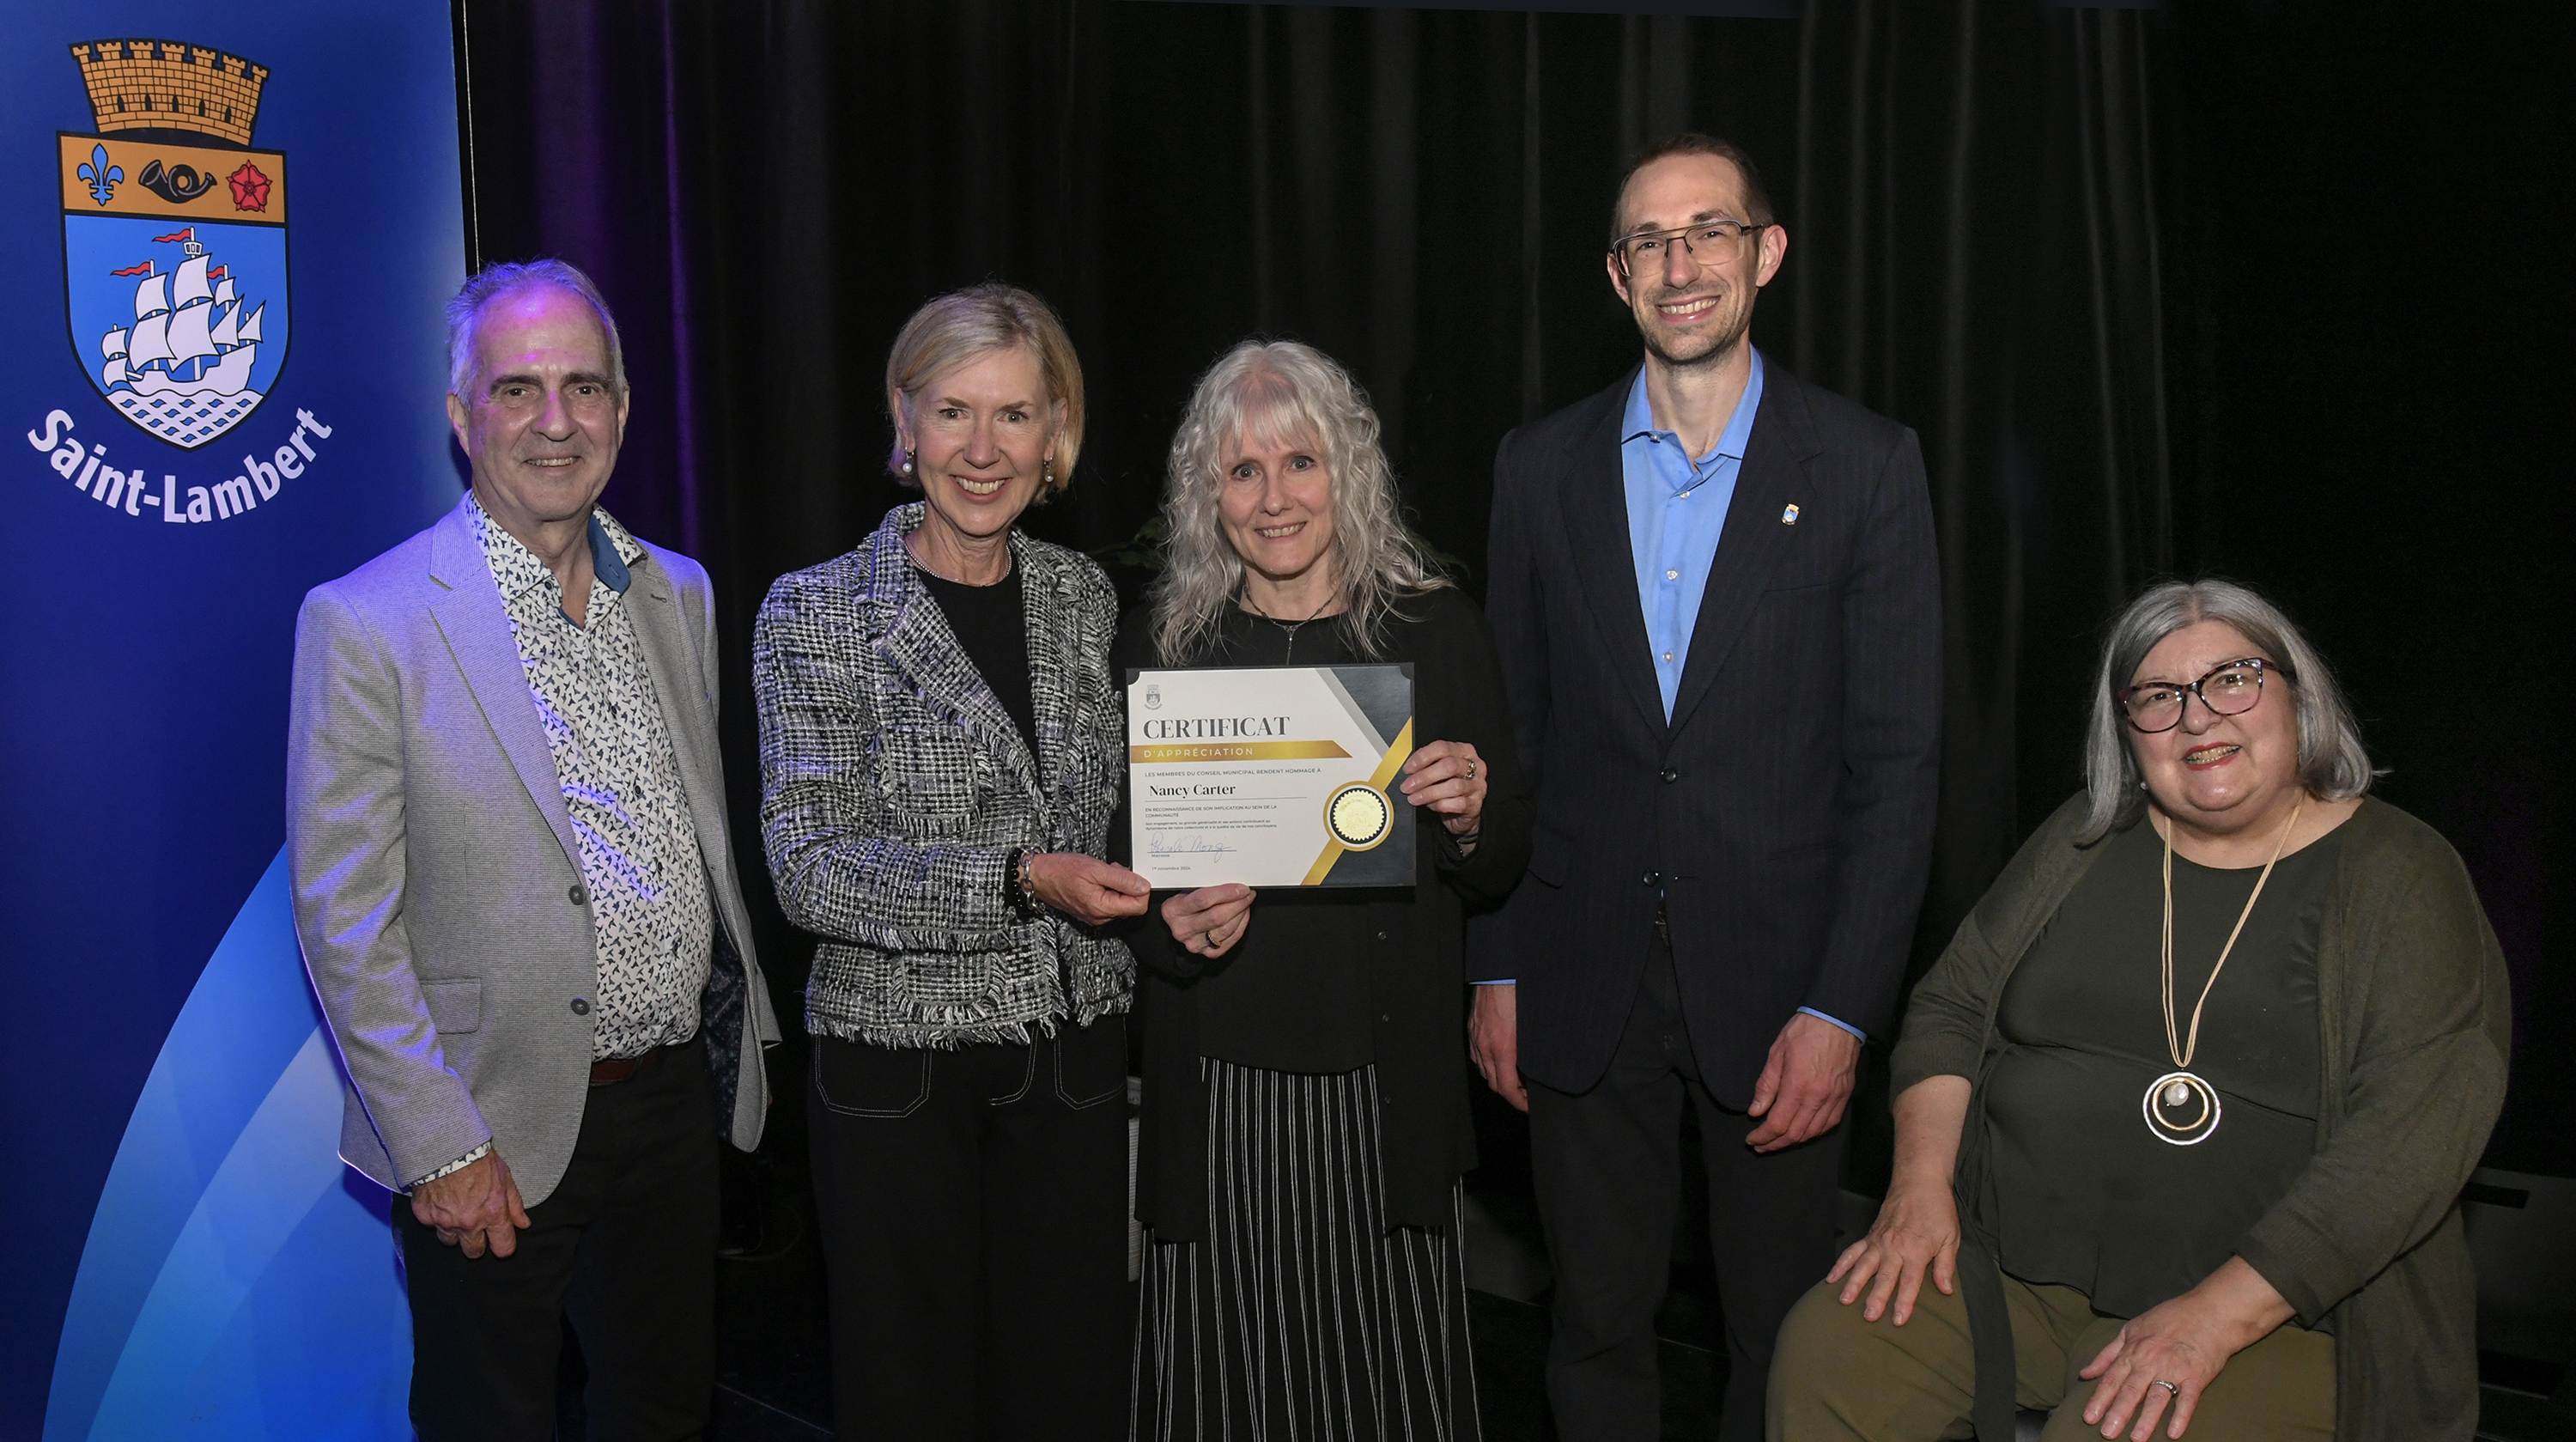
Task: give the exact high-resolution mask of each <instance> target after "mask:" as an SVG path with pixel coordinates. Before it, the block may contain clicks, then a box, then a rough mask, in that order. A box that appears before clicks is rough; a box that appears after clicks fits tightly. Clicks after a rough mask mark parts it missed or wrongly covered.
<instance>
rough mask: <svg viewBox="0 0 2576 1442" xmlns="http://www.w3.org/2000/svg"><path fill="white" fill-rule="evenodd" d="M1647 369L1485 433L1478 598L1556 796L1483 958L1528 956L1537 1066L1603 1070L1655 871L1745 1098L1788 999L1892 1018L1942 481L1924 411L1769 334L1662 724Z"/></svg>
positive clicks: (1918, 791) (1934, 621)
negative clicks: (1623, 449)
mask: <svg viewBox="0 0 2576 1442" xmlns="http://www.w3.org/2000/svg"><path fill="white" fill-rule="evenodd" d="M1635 377H1636V372H1635V371H1633V370H1632V371H1630V372H1629V373H1628V376H1627V377H1626V378H1625V379H1622V380H1621V381H1620V382H1619V384H1617V385H1615V386H1612V387H1611V388H1610V389H1608V390H1606V391H1603V392H1601V393H1600V394H1599V395H1596V396H1593V397H1591V398H1590V399H1588V400H1584V401H1579V402H1577V403H1576V404H1574V405H1571V406H1568V407H1567V408H1565V409H1564V410H1561V411H1558V412H1557V413H1556V414H1554V415H1551V416H1548V417H1546V418H1545V419H1543V420H1539V421H1536V422H1533V423H1531V424H1529V425H1526V426H1523V427H1521V428H1520V429H1519V430H1516V431H1514V432H1512V433H1511V434H1510V435H1507V436H1505V437H1504V438H1503V443H1502V445H1501V447H1500V449H1499V450H1497V452H1496V453H1495V456H1494V518H1493V537H1492V550H1491V558H1490V565H1491V567H1492V585H1491V591H1490V594H1489V596H1488V597H1487V600H1486V613H1487V616H1488V618H1489V619H1490V620H1491V622H1492V625H1493V629H1494V640H1495V649H1496V651H1497V652H1498V653H1499V656H1500V659H1501V664H1502V669H1503V682H1504V689H1505V690H1506V692H1507V693H1508V694H1509V696H1510V700H1511V705H1512V711H1513V724H1514V730H1515V733H1516V735H1517V737H1518V739H1519V742H1520V754H1521V759H1522V764H1523V765H1524V766H1525V767H1526V768H1527V769H1528V770H1529V772H1530V773H1531V775H1532V777H1533V779H1534V781H1535V783H1536V786H1537V795H1538V816H1537V822H1536V827H1535V831H1534V834H1533V836H1532V840H1531V855H1530V864H1529V875H1528V877H1527V878H1526V879H1525V880H1524V881H1523V882H1522V884H1521V885H1520V887H1519V888H1518V889H1517V890H1515V891H1514V892H1513V894H1512V896H1511V899H1510V900H1509V901H1508V902H1507V903H1505V905H1504V906H1503V907H1502V909H1501V910H1499V911H1498V912H1495V913H1493V914H1491V915H1488V916H1484V917H1480V918H1478V919H1477V920H1476V921H1475V922H1474V923H1473V929H1472V930H1471V933H1470V936H1471V951H1470V958H1469V965H1470V969H1471V974H1472V975H1474V976H1476V977H1479V978H1497V979H1501V978H1508V979H1515V980H1517V981H1518V982H1519V983H1520V996H1519V1014H1520V1065H1521V1070H1522V1072H1523V1073H1525V1074H1526V1075H1528V1076H1530V1077H1532V1078H1534V1079H1536V1080H1538V1081H1541V1082H1544V1083H1546V1084H1547V1085H1549V1086H1551V1087H1555V1088H1558V1089H1559V1090H1565V1091H1581V1090H1584V1089H1586V1088H1588V1087H1590V1086H1591V1085H1592V1084H1593V1083H1594V1082H1595V1081H1597V1080H1599V1078H1600V1077H1601V1075H1602V1074H1603V1072H1604V1070H1605V1069H1606V1068H1607V1067H1608V1065H1609V1062H1610V1057H1611V1053H1612V1051H1613V1050H1614V1049H1615V1048H1616V1046H1617V1044H1618V1040H1619V1034H1620V1031H1621V1028H1622V1027H1623V1025H1624V1024H1625V1022H1626V1020H1627V1017H1628V1012H1629V1008H1630V1006H1631V1004H1632V1003H1633V1001H1634V1000H1635V997H1636V991H1637V984H1638V977H1639V975H1640V973H1641V971H1642V970H1643V968H1644V965H1645V961H1646V955H1647V947H1648V945H1649V942H1650V940H1651V936H1652V932H1653V927H1654V916H1655V904H1656V900H1657V898H1658V896H1659V895H1660V896H1661V897H1662V898H1663V899H1664V903H1665V906H1666V907H1667V909H1668V912H1669V916H1670V919H1671V927H1672V939H1673V957H1674V965H1675V969H1676V971H1677V973H1678V979H1679V983H1680V988H1681V998H1682V1006H1683V1010H1684V1013H1685V1015H1686V1016H1687V1018H1688V1021H1689V1025H1690V1032H1691V1039H1692V1046H1693V1050H1694V1051H1695V1052H1696V1054H1697V1056H1698V1059H1699V1062H1700V1067H1701V1070H1702V1074H1703V1076H1704V1078H1705V1080H1706V1082H1707V1084H1708V1086H1709V1089H1710V1090H1711V1091H1713V1092H1714V1093H1715V1094H1716V1095H1717V1098H1718V1100H1720V1101H1721V1102H1723V1103H1725V1104H1726V1105H1728V1106H1730V1107H1738V1108H1740V1107H1744V1106H1746V1105H1748V1104H1749V1103H1750V1102H1751V1101H1752V1096H1753V1083H1754V1080H1755V1078H1756V1077H1758V1076H1759V1075H1760V1073H1761V1070H1762V1065H1763V1061H1764V1059H1765V1057H1766V1056H1767V1055H1768V1054H1769V1051H1770V1046H1771V1043H1772V1041H1773V1040H1774V1039H1775V1038H1776V1037H1777V1036H1778V1035H1779V1032H1780V1028H1781V1027H1782V1026H1783V1025H1785V1024H1786V1023H1787V1022H1788V1020H1789V1018H1790V1016H1791V1015H1792V1014H1793V1013H1794V1012H1795V1011H1796V1010H1797V1009H1798V1008H1799V1007H1801V1006H1811V1007H1814V1008H1815V1009H1817V1010H1818V1011H1822V1012H1825V1013H1827V1014H1828V1015H1831V1016H1834V1017H1837V1018H1839V1019H1841V1020H1843V1021H1846V1022H1849V1023H1851V1024H1852V1025H1853V1026H1857V1027H1860V1028H1863V1029H1865V1030H1867V1031H1868V1032H1870V1033H1871V1034H1872V1035H1874V1036H1883V1035H1885V1034H1886V1032H1887V1029H1888V1026H1889V1024H1890V1020H1891V1013H1892V1009H1893V1006H1894V1003H1895V993H1896V988H1897V983H1898V980H1899V978H1900V976H1901V974H1902V972H1903V969H1904V965H1905V957H1906V952H1907V949H1908V946H1909V943H1910V941H1911V939H1912V935H1913V928H1914V917H1915V911H1916V908H1917V907H1918V906H1919V905H1920V904H1921V901H1922V897H1923V886H1924V878H1925V875H1926V873H1927V872H1928V870H1929V869H1930V865H1931V855H1932V825H1933V808H1934V803H1935V800H1936V797H1937V788H1938V783H1939V770H1938V767H1939V754H1938V753H1939V746H1940V723H1941V584H1940V563H1939V558H1938V556H1937V555H1936V553H1935V551H1934V549H1933V538H1932V507H1931V497H1930V493H1929V488H1928V487H1927V486H1926V484H1925V482H1924V477H1923V458H1922V453H1921V451H1920V449H1919V448H1918V447H1917V445H1916V443H1915V439H1914V433H1913V432H1912V431H1911V430H1908V429H1907V428H1905V427H1903V426H1900V425H1898V424H1896V423H1895V422H1894V421H1891V420H1888V419H1886V418H1885V417H1883V416H1879V415H1874V414H1872V413H1871V412H1869V411H1866V410H1863V409H1861V408H1860V407H1859V406H1856V405H1854V404H1852V403H1851V402H1850V401H1847V400H1844V399H1843V398H1842V397H1840V396H1836V395H1833V394H1831V393H1830V392H1827V391H1822V390H1818V389H1816V388H1815V387H1813V386H1809V385H1807V384H1805V383H1804V382H1801V381H1800V380H1798V379H1797V378H1796V377H1795V376H1792V375H1790V374H1789V373H1788V372H1787V371H1786V370H1785V369H1783V368H1781V367H1780V366H1778V365H1773V364H1769V363H1768V362H1767V361H1766V363H1765V379H1764V385H1763V392H1762V406H1761V409H1760V410H1758V411H1757V412H1755V414H1754V421H1753V435H1752V438H1751V440H1750V442H1749V443H1748V445H1747V447H1746V454H1745V457H1744V464H1743V468H1742V470H1741V472H1740V474H1739V475H1738V477H1737V480H1736V486H1735V497H1734V500H1733V502H1732V504H1731V505H1729V507H1728V508H1727V513H1726V528H1725V534H1724V536H1723V538H1722V539H1721V540H1720V542H1719V544H1718V553H1717V564H1716V567H1715V569H1714V570H1713V571H1712V572H1711V574H1710V576H1709V582H1708V592H1707V595H1706V597H1705V598H1704V599H1703V601H1702V602H1701V605H1700V611H1699V619H1698V621H1697V623H1696V625H1695V627H1694V628H1693V631H1692V634H1691V643H1690V656H1689V658H1688V660H1687V661H1686V662H1685V664H1684V666H1683V670H1682V680H1681V688H1680V692H1679V694H1678V697H1677V699H1676V700H1675V703H1674V707H1673V719H1672V721H1671V723H1670V724H1669V725H1668V724H1667V723H1666V722H1665V720H1664V711H1663V700H1662V697H1661V695H1660V693H1659V692H1658V691H1657V689H1656V686H1655V677H1654V671H1653V667H1652V664H1651V662H1650V659H1649V657H1648V655H1647V642H1646V623H1645V615H1644V612H1643V610H1642V609H1641V608H1640V606H1639V605H1638V600H1637V582H1636V567H1635V564H1634V561H1633V559H1632V553H1631V550H1630V547H1629V541H1628V506H1627V498H1626V493H1625V490H1624V486H1623V483H1622V480H1621V470H1620V458H1619V421H1620V416H1621V413H1622V412H1623V410H1624V409H1625V407H1626V404H1627V398H1628V390H1629V387H1630V385H1631V384H1632V383H1633V382H1634V380H1635ZM1791 505H1795V506H1796V507H1797V508H1798V511H1797V518H1796V524H1794V525H1792V524H1788V523H1786V522H1784V520H1783V519H1782V516H1783V512H1784V511H1785V510H1786V508H1787V507H1789V506H1791Z"/></svg>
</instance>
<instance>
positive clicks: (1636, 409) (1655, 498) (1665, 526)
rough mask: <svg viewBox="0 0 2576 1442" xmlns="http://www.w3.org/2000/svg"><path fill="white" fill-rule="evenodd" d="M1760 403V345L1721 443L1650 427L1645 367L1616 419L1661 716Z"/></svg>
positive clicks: (1856, 1031)
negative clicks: (1692, 441) (1687, 442)
mask: <svg viewBox="0 0 2576 1442" xmlns="http://www.w3.org/2000/svg"><path fill="white" fill-rule="evenodd" d="M1761 410H1762V352H1760V351H1758V350H1757V351H1755V352H1753V374H1752V376H1751V377H1750V378H1749V379H1747V380H1746V381H1745V383H1744V396H1743V398H1742V399H1741V400H1738V401H1737V402H1736V403H1735V414H1733V415H1731V416H1729V417H1727V418H1726V429H1725V430H1723V431H1720V432H1718V435H1717V445H1716V447H1715V448H1714V449H1712V450H1711V451H1710V452H1709V453H1708V454H1707V455H1704V456H1696V457H1694V456H1693V455H1691V453H1690V451H1689V450H1688V449H1687V448H1686V447H1684V446H1683V445H1682V442H1681V437H1680V436H1678V435H1675V434H1674V433H1673V432H1671V431H1662V430H1657V429H1655V408H1654V404H1653V402H1651V401H1649V400H1648V399H1647V398H1646V372H1645V371H1644V370H1643V369H1642V368H1641V369H1639V370H1638V372H1637V383H1636V384H1635V385H1633V386H1631V387H1629V388H1628V409H1627V411H1626V412H1625V413H1624V414H1623V415H1622V416H1621V417H1620V420H1619V470H1620V476H1621V479H1622V481H1623V482H1624V483H1625V485H1626V487H1627V492H1628V546H1629V550H1630V551H1631V552H1632V553H1633V554H1634V556H1635V558H1636V562H1637V604H1638V606H1639V607H1640V608H1641V609H1642V610H1643V611H1644V612H1645V616H1646V644H1647V646H1648V647H1649V648H1651V651H1652V654H1653V659H1654V663H1655V685H1656V688H1657V689H1658V690H1660V691H1661V692H1662V693H1663V697H1664V719H1665V720H1666V721H1668V722H1669V721H1671V720H1672V719H1673V700H1674V698H1675V697H1676V696H1678V695H1679V694H1680V693H1681V687H1682V668H1683V667H1684V666H1685V665H1688V664H1689V662H1690V643H1691V631H1692V628H1694V627H1696V626H1697V625H1698V624H1699V603H1700V598H1701V597H1702V596H1704V595H1706V594H1707V593H1708V577H1709V572H1710V571H1712V570H1714V569H1716V566H1717V547H1718V543H1719V541H1720V540H1721V539H1723V538H1724V536H1725V534H1726V508H1727V507H1728V506H1729V505H1731V504H1733V502H1734V500H1735V478H1736V477H1737V476H1738V475H1739V474H1740V473H1742V471H1743V469H1744V448H1745V446H1746V444H1747V443H1749V442H1750V441H1751V440H1752V439H1753V418H1754V416H1756V415H1758V414H1760V412H1761ZM1798 1010H1800V1011H1803V1012H1805V1013H1806V1014H1807V1015H1809V1016H1812V1017H1815V1018H1816V1019H1817V1020H1819V1021H1829V1022H1832V1023H1833V1024H1834V1025H1836V1026H1838V1027H1841V1028H1842V1029H1843V1030H1845V1031H1847V1032H1850V1033H1851V1034H1852V1035H1853V1036H1856V1037H1859V1038H1860V1039H1861V1040H1863V1041H1867V1040H1868V1039H1869V1037H1868V1035H1867V1034H1866V1033H1864V1032H1863V1031H1862V1030H1861V1029H1860V1028H1859V1027H1856V1026H1853V1025H1851V1024H1850V1023H1848V1022H1845V1021H1843V1020H1842V1019H1841V1018H1839V1017H1831V1016H1827V1015H1825V1014H1824V1013H1823V1012H1821V1011H1818V1010H1816V1009H1815V1008H1814V1007H1808V1006H1802V1007H1800V1008H1798Z"/></svg>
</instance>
